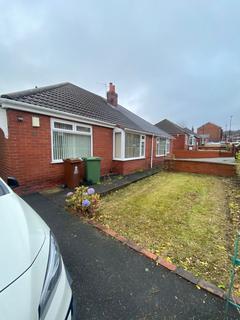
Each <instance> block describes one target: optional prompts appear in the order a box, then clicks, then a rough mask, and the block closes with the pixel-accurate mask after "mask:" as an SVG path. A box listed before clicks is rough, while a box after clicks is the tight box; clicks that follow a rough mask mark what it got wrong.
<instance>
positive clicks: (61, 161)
mask: <svg viewBox="0 0 240 320" xmlns="http://www.w3.org/2000/svg"><path fill="white" fill-rule="evenodd" d="M58 163H63V160H53V161H51V164H58Z"/></svg>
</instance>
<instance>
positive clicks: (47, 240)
mask: <svg viewBox="0 0 240 320" xmlns="http://www.w3.org/2000/svg"><path fill="white" fill-rule="evenodd" d="M12 181H13V182H14V180H12ZM15 184H17V183H15ZM0 259H1V262H0V310H1V311H0V319H4V320H16V319H17V320H70V319H73V318H74V312H73V298H72V290H71V286H70V283H71V280H70V277H69V276H68V274H67V272H66V269H65V266H64V264H63V260H62V257H61V254H60V251H59V247H58V244H57V241H56V239H55V237H54V235H53V233H52V232H51V230H50V229H49V227H48V226H47V225H46V223H45V222H44V221H43V220H42V219H41V218H40V216H39V215H38V214H37V213H36V212H35V211H34V210H33V209H32V208H31V207H30V206H29V205H28V204H27V203H26V202H25V201H24V200H23V199H21V198H20V197H19V196H17V194H15V193H14V192H13V191H12V189H11V188H10V187H9V186H8V185H7V184H6V183H4V182H3V180H2V179H1V178H0Z"/></svg>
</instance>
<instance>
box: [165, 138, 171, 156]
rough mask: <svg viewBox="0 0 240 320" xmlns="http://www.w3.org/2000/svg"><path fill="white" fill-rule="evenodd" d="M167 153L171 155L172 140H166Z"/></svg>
mask: <svg viewBox="0 0 240 320" xmlns="http://www.w3.org/2000/svg"><path fill="white" fill-rule="evenodd" d="M166 153H170V140H169V139H167V140H166Z"/></svg>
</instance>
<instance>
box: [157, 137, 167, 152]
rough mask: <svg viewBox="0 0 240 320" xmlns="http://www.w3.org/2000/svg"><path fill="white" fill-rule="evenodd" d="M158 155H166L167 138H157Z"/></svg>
mask: <svg viewBox="0 0 240 320" xmlns="http://www.w3.org/2000/svg"><path fill="white" fill-rule="evenodd" d="M156 143H157V145H156V154H157V156H164V155H165V153H166V147H167V146H166V139H165V138H157V141H156Z"/></svg>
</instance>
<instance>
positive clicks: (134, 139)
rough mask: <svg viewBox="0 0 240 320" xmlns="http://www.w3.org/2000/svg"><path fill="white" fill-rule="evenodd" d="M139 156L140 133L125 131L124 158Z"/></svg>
mask: <svg viewBox="0 0 240 320" xmlns="http://www.w3.org/2000/svg"><path fill="white" fill-rule="evenodd" d="M139 156H140V135H138V134H133V133H126V135H125V158H138V157H139Z"/></svg>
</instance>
